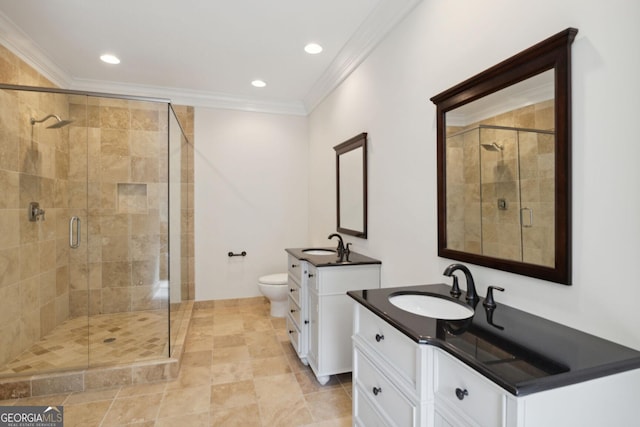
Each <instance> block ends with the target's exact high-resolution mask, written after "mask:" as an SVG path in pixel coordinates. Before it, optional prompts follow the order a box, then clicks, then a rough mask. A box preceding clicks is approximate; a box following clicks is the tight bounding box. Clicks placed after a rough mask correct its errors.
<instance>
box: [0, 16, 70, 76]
mask: <svg viewBox="0 0 640 427" xmlns="http://www.w3.org/2000/svg"><path fill="white" fill-rule="evenodd" d="M0 41H1V42H2V44H3V45H4V46H5V47H6V48H7V49H9V50H10V51H11V52H12V53H13V54H14V55H16V56H17V57H18V58H20V59H21V60H23V61H24V62H26V63H27V64H28V65H29V66H31V67H32V68H34V69H35V70H37V71H38V72H39V73H40V74H42V75H43V76H44V77H45V78H46V79H48V80H49V81H51V83H53V84H55V85H56V86H58V87H60V88H65V89H67V88H69V85H70V84H71V82H72V80H73V79H72V78H71V75H70V74H69V73H68V72H67V71H65V70H63V69H62V68H60V67H59V66H58V65H57V64H56V63H55V62H54V61H53V60H52V59H51V58H50V57H49V55H47V53H46V52H45V51H44V50H43V49H42V48H40V46H38V45H37V44H36V43H35V42H34V41H33V40H32V39H31V38H30V37H29V36H28V35H27V34H26V33H25V32H24V31H22V30H21V29H20V27H18V26H17V25H16V24H14V23H13V21H12V20H11V19H10V18H9V17H8V16H7V15H5V14H4V13H3V12H1V11H0Z"/></svg>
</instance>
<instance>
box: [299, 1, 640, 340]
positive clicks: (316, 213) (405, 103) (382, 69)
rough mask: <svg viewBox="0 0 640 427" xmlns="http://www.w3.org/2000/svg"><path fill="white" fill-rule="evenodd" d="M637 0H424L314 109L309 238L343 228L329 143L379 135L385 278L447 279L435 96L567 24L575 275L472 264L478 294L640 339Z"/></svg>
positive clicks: (373, 160) (379, 230)
mask: <svg viewBox="0 0 640 427" xmlns="http://www.w3.org/2000/svg"><path fill="white" fill-rule="evenodd" d="M638 17H640V2H637V1H627V0H612V1H608V2H600V1H595V0H589V1H584V0H563V1H560V0H538V1H530V0H527V1H525V0H484V1H481V2H480V1H477V0H457V1H443V0H424V1H423V2H422V3H421V4H420V5H418V7H417V8H416V9H415V10H414V11H413V12H412V13H411V14H410V15H409V16H408V17H407V19H405V21H403V22H402V23H401V24H400V25H399V27H398V28H396V30H394V32H393V33H392V34H391V35H390V36H389V37H388V38H387V39H385V40H384V41H383V42H382V43H381V44H380V45H379V46H378V48H377V49H376V50H375V51H374V52H373V54H372V55H371V56H370V57H369V58H368V59H367V60H366V61H365V62H364V63H363V64H362V65H361V66H360V67H359V68H358V69H357V70H356V71H355V72H354V73H353V74H352V75H351V76H350V77H349V78H348V79H347V80H346V81H345V82H344V83H343V84H342V85H341V86H340V87H339V88H338V89H336V90H335V91H334V92H333V93H332V94H331V95H330V96H329V97H328V98H327V99H326V100H325V101H324V102H323V103H322V104H321V105H320V106H318V107H317V108H316V109H315V110H314V111H313V113H312V114H311V115H310V118H309V126H310V146H309V150H310V158H311V159H312V160H311V161H310V163H309V183H310V185H309V229H310V243H315V244H323V245H324V244H326V243H327V240H326V235H327V233H328V232H331V231H333V230H334V229H335V176H334V174H335V172H334V167H335V166H334V152H333V149H332V147H333V146H334V145H336V144H338V143H340V142H342V141H344V140H345V139H347V138H349V137H351V136H354V135H356V134H357V133H359V132H363V131H364V132H368V133H369V143H370V145H369V148H370V151H369V190H370V191H369V239H367V240H362V239H357V238H350V237H348V238H347V239H346V240H347V241H352V242H353V243H354V245H353V250H355V251H360V252H363V253H365V254H368V255H371V256H374V257H377V258H379V259H381V260H382V262H383V264H382V272H383V273H382V276H383V277H382V282H383V286H387V287H388V286H397V285H405V284H422V283H434V282H441V281H444V279H445V278H444V277H443V276H442V271H443V269H444V268H445V266H446V265H448V264H449V263H450V262H451V261H450V260H447V259H442V258H439V257H438V256H437V247H436V245H437V223H436V158H435V154H436V134H435V106H434V105H433V104H432V103H431V102H430V101H429V98H430V97H431V96H433V95H435V94H437V93H440V92H441V91H443V90H445V89H447V88H449V87H451V86H453V85H454V84H456V83H458V82H460V81H462V80H464V79H466V78H468V77H470V76H472V75H475V74H477V73H478V72H481V71H483V70H484V69H486V68H488V67H490V66H492V65H494V64H496V63H498V62H500V61H501V60H503V59H506V58H507V57H510V56H512V55H513V54H515V53H518V52H520V51H522V50H524V49H526V48H528V47H529V46H531V45H533V44H535V43H537V42H539V41H541V40H543V39H545V38H547V37H549V36H551V35H553V34H555V33H557V32H559V31H562V30H564V29H565V28H567V27H570V26H571V27H577V28H578V29H579V33H578V36H577V38H576V40H575V42H574V44H573V73H572V81H573V181H574V182H573V212H574V213H573V233H574V238H573V286H562V285H558V284H553V283H549V282H545V281H541V280H536V279H530V278H526V277H523V276H518V275H513V274H509V273H504V272H500V271H497V270H491V269H487V268H482V267H476V266H470V267H471V270H472V272H473V273H474V276H475V278H476V283H477V284H478V288H479V290H480V292H481V293H482V294H483V295H484V293H485V291H486V287H487V286H488V285H490V284H493V285H499V286H503V287H504V288H506V292H505V293H499V294H498V295H497V300H498V303H500V302H504V303H507V304H510V305H512V306H515V307H519V308H521V309H524V310H527V311H530V312H532V313H534V314H537V315H540V316H543V317H547V318H550V319H552V320H555V321H559V322H562V323H565V324H568V325H570V326H573V327H575V328H577V329H581V330H584V331H588V332H591V333H594V334H596V335H599V336H602V337H606V338H608V339H611V340H613V341H617V342H620V343H623V344H626V345H629V346H632V347H635V348H638V349H640V328H638V321H639V320H640V310H638V308H637V304H638V301H639V300H640V283H639V280H638V278H637V272H636V271H635V268H636V267H637V266H638V263H639V262H640V213H639V211H640V191H639V190H638V184H639V183H640V167H639V166H638V163H639V162H640V144H639V143H638V140H639V138H638V136H637V134H638V131H637V129H635V128H636V126H635V123H636V122H637V117H638V115H639V114H640V79H639V78H638V76H640V55H638V54H637V50H638V47H639V46H640V26H639V25H638V23H637V20H638Z"/></svg>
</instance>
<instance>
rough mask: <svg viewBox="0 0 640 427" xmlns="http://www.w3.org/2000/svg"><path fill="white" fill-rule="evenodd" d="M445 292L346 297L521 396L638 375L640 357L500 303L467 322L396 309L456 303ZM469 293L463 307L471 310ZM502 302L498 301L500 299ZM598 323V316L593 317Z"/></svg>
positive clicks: (386, 291)
mask: <svg viewBox="0 0 640 427" xmlns="http://www.w3.org/2000/svg"><path fill="white" fill-rule="evenodd" d="M450 289H451V287H450V286H448V285H445V284H436V285H421V286H407V287H397V288H382V289H370V290H362V291H351V292H348V295H349V296H351V297H352V298H353V299H355V300H356V301H358V302H359V303H360V304H362V305H363V306H364V307H366V308H367V309H369V310H370V311H372V312H373V313H375V314H376V315H377V316H379V317H380V318H382V319H384V320H385V321H387V322H388V323H389V324H391V325H392V326H394V327H395V328H396V329H398V330H399V331H400V332H402V333H403V334H405V335H406V336H408V337H409V338H411V339H412V340H413V341H415V342H416V343H418V344H429V345H433V346H436V347H438V348H440V349H442V350H444V351H446V352H448V353H450V354H451V355H453V356H454V357H456V358H457V359H459V360H460V361H462V362H464V363H465V364H467V365H468V366H470V367H471V368H473V369H475V370H476V371H478V372H479V373H481V374H482V375H484V376H485V377H487V378H488V379H490V380H492V381H493V382H495V383H496V384H498V385H500V386H501V387H502V388H504V389H505V390H507V391H509V392H510V393H511V394H514V395H516V396H523V395H527V394H531V393H535V392H539V391H543V390H549V389H553V388H557V387H562V386H566V385H569V384H575V383H579V382H583V381H588V380H591V379H595V378H599V377H603V376H607V375H612V374H615V373H619V372H623V371H627V370H632V369H637V368H640V351H637V350H634V349H631V348H628V347H625V346H622V345H619V344H616V343H614V342H611V341H607V340H605V339H602V338H598V337H596V336H594V335H590V334H587V333H585V332H581V331H579V330H576V329H573V328H570V327H568V326H564V325H561V324H559V323H555V322H552V321H550V320H547V319H544V318H542V317H538V316H535V315H532V314H529V313H526V312H524V311H521V310H518V309H515V308H513V307H509V306H507V305H504V304H501V303H500V302H499V301H498V302H497V304H498V305H497V307H496V308H495V309H494V310H487V309H485V307H484V306H483V305H482V302H483V301H484V299H483V298H481V299H480V301H479V303H478V304H477V305H476V307H475V314H474V316H473V317H471V318H470V319H466V320H454V321H448V320H440V319H432V318H428V317H423V316H419V315H416V314H412V313H409V312H407V311H404V310H401V309H399V308H397V307H395V306H394V305H392V304H391V303H390V302H389V300H388V298H389V296H390V295H393V294H397V293H431V294H437V295H441V296H445V297H448V298H451V297H450V295H449V290H450ZM464 296H465V294H464V292H463V294H462V296H461V297H460V298H459V301H461V302H465V299H464ZM497 298H498V299H499V295H498V296H497ZM594 315H596V314H594Z"/></svg>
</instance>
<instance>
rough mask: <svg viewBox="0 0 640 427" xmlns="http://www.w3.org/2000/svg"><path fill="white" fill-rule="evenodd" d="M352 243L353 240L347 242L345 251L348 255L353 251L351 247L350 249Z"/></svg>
mask: <svg viewBox="0 0 640 427" xmlns="http://www.w3.org/2000/svg"><path fill="white" fill-rule="evenodd" d="M351 245H352V243H351V242H349V243H347V244H345V245H344V253H345V255H347V256H349V254H350V253H351V249H349V246H351Z"/></svg>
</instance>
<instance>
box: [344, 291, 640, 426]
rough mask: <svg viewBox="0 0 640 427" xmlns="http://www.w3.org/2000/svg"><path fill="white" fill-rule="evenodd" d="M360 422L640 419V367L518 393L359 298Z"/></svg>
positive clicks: (356, 407)
mask: <svg viewBox="0 0 640 427" xmlns="http://www.w3.org/2000/svg"><path fill="white" fill-rule="evenodd" d="M353 324H354V329H353V425H354V426H361V427H369V426H394V427H395V426H397V427H401V426H403V427H404V426H407V427H408V426H421V427H422V426H425V427H431V426H435V427H540V426H544V427H547V426H549V427H555V426H558V427H560V426H562V427H567V426H576V427H577V426H580V427H601V426H607V425H608V426H632V425H639V424H638V423H640V415H638V411H637V410H636V406H637V404H636V402H635V400H637V395H638V390H639V387H640V369H635V370H630V371H625V372H620V373H617V374H613V375H609V376H604V377H600V378H596V379H593V380H589V381H584V382H579V383H576V384H571V385H568V386H564V387H558V388H553V389H550V390H545V391H540V392H537V393H531V394H527V395H525V396H515V395H513V394H511V393H509V392H507V391H506V390H505V389H503V388H502V387H500V386H498V385H497V384H495V383H494V382H493V381H491V380H489V379H488V378H486V377H484V376H483V375H481V374H480V373H478V372H477V371H475V370H474V369H472V368H470V367H469V366H467V365H466V364H465V363H463V362H461V361H460V360H458V359H457V358H456V357H454V356H452V355H451V354H449V353H447V352H445V351H444V350H441V349H439V348H437V347H434V346H431V345H426V344H418V343H416V342H415V341H413V340H412V339H410V338H409V337H407V336H405V335H404V334H403V333H401V332H400V331H399V330H397V329H396V328H394V327H393V326H391V325H390V324H389V323H387V322H385V321H384V320H382V318H380V317H378V316H377V315H375V314H374V313H372V312H371V311H369V310H368V309H367V308H365V307H364V306H362V305H360V304H359V303H355V304H354V323H353Z"/></svg>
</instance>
